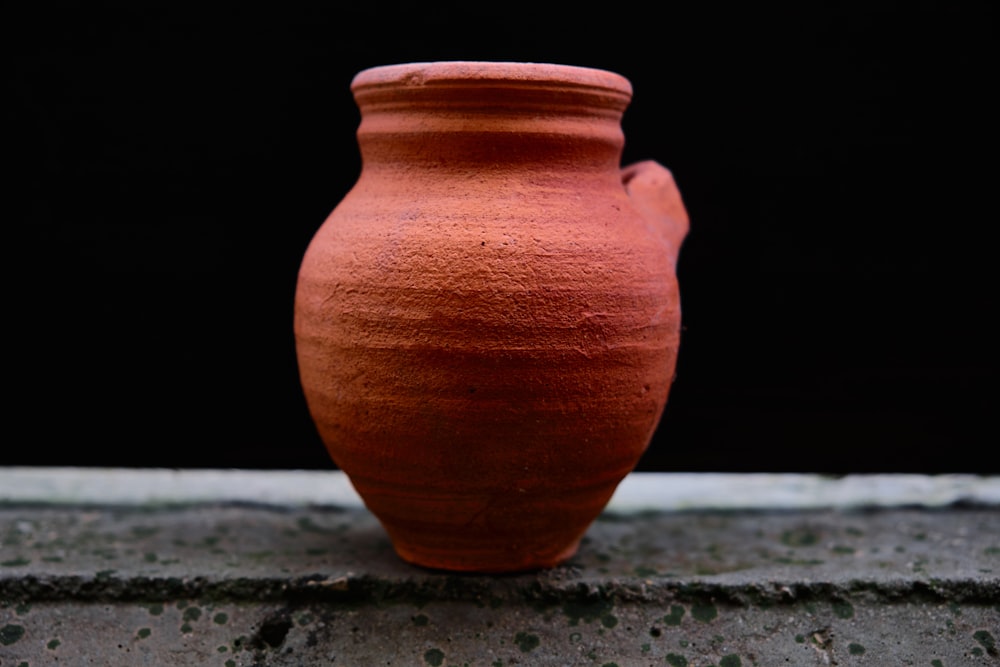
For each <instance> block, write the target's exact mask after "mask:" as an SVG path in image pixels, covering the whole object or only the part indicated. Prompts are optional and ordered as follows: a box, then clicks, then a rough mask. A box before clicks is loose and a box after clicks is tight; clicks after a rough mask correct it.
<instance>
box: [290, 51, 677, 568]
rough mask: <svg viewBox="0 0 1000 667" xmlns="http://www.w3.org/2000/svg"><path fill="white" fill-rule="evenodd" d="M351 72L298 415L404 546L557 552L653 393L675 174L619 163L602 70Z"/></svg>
mask: <svg viewBox="0 0 1000 667" xmlns="http://www.w3.org/2000/svg"><path fill="white" fill-rule="evenodd" d="M352 89H353V91H354V95H355V99H356V101H357V103H358V106H359V108H360V110H361V117H362V120H361V125H360V127H359V129H358V142H359V146H360V149H361V153H362V158H363V164H364V167H363V170H362V173H361V175H360V178H359V180H358V182H357V184H356V185H355V187H354V188H353V189H352V190H351V192H350V193H349V194H348V195H347V196H346V197H345V198H344V200H343V201H342V202H340V203H339V204H338V205H337V207H336V208H335V210H334V211H333V212H332V214H331V215H330V217H329V218H328V219H327V220H326V222H325V223H324V224H323V225H322V226H321V227H320V229H319V230H318V231H317V233H316V235H315V237H314V238H313V240H312V242H311V244H310V246H309V248H308V250H307V252H306V254H305V256H304V258H303V262H302V265H301V270H300V274H299V282H298V288H297V295H296V312H295V333H296V340H297V350H298V359H299V368H300V375H301V379H302V384H303V387H304V390H305V395H306V398H307V400H308V403H309V408H310V410H311V413H312V415H313V417H314V420H315V422H316V425H317V427H318V430H319V432H320V434H321V436H322V437H323V439H324V441H325V443H326V444H327V447H328V449H329V451H330V453H331V455H332V458H333V459H334V461H335V462H336V463H337V465H338V466H339V467H340V468H341V469H343V470H344V471H345V472H346V473H347V474H348V475H349V476H350V478H351V481H352V482H353V483H354V486H355V488H357V490H358V492H359V493H360V495H361V496H362V497H363V498H364V499H365V502H366V504H367V506H368V507H369V508H370V509H371V510H372V511H373V512H374V513H375V515H376V516H378V517H379V519H381V520H382V522H383V523H384V525H385V528H386V529H387V530H388V532H389V534H390V535H391V536H392V539H393V543H394V544H395V546H396V548H397V549H398V550H399V553H400V554H401V555H402V556H403V557H405V558H407V559H408V560H411V561H413V562H416V563H420V564H423V565H431V566H436V567H442V568H449V569H455V570H477V571H493V572H496V571H507V570H519V569H524V568H531V567H538V566H547V565H553V564H555V563H558V562H561V561H562V560H564V559H565V558H567V557H568V556H570V555H572V553H573V552H574V551H575V549H576V548H577V545H578V542H579V539H580V537H581V536H582V535H583V533H584V531H585V530H586V528H587V526H588V525H589V524H590V523H591V522H592V521H593V520H594V519H595V518H596V517H597V515H598V514H599V513H600V511H601V510H602V508H603V507H604V506H605V504H606V503H607V501H608V499H609V498H610V496H611V494H612V493H613V492H614V489H615V487H616V485H617V484H618V483H619V481H620V480H621V479H622V478H623V477H624V476H625V475H626V474H627V473H628V472H630V471H631V470H632V468H633V467H634V466H635V464H636V463H637V462H638V460H639V458H640V456H641V455H642V453H643V451H644V450H645V448H646V447H647V445H648V444H649V441H650V438H651V436H652V434H653V431H654V429H655V428H656V425H657V422H658V421H659V418H660V415H661V414H662V411H663V409H664V406H665V403H666V400H667V396H668V392H669V389H670V385H671V382H672V379H673V372H674V366H675V361H676V357H677V351H678V345H679V333H680V301H679V294H678V286H677V282H676V278H675V269H674V265H675V262H676V258H677V253H678V249H679V247H680V244H681V241H682V239H683V237H684V235H685V233H686V232H687V226H688V221H687V214H686V212H685V210H684V206H683V203H682V202H681V198H680V195H679V193H678V190H677V188H676V186H675V184H674V182H673V179H672V177H671V175H670V172H669V171H667V170H666V169H664V168H663V167H661V166H660V165H658V164H656V163H654V162H644V163H641V164H638V165H634V166H632V167H629V168H627V169H626V170H624V172H623V171H621V170H620V169H619V161H620V158H621V150H622V146H623V141H624V139H623V136H622V132H621V127H620V119H621V116H622V113H623V112H624V110H625V107H626V106H627V104H628V102H629V99H630V96H631V88H630V85H629V83H628V81H626V80H625V79H623V78H622V77H620V76H618V75H616V74H612V73H609V72H602V71H597V70H591V69H584V68H575V67H566V66H556V65H531V64H516V63H430V64H413V65H401V66H393V67H389V68H376V69H375V70H370V71H366V72H362V73H360V74H359V75H358V76H357V77H356V78H355V80H354V83H353V85H352Z"/></svg>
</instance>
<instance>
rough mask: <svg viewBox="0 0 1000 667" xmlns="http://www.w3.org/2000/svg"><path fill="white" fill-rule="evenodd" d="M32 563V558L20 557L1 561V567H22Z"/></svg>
mask: <svg viewBox="0 0 1000 667" xmlns="http://www.w3.org/2000/svg"><path fill="white" fill-rule="evenodd" d="M30 562H31V559H30V558H24V557H22V556H18V557H17V558H11V559H10V560H5V561H0V565H2V566H4V567H21V566H22V565H27V564H28V563H30Z"/></svg>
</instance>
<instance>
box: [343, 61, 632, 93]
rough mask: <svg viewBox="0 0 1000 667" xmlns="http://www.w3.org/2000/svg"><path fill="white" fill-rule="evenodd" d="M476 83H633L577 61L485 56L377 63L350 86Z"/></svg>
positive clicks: (616, 88)
mask: <svg viewBox="0 0 1000 667" xmlns="http://www.w3.org/2000/svg"><path fill="white" fill-rule="evenodd" d="M462 82H476V83H488V82H496V83H501V82H503V83H526V84H529V85H546V84H548V85H555V86H572V87H583V88H595V89H599V90H607V91H609V92H612V93H617V94H619V95H624V96H626V97H631V95H632V84H631V82H629V80H628V79H626V78H625V77H624V76H622V75H621V74H618V73H617V72H612V71H610V70H605V69H599V68H594V67H584V66H579V65H563V64H557V63H542V62H514V61H487V60H440V61H427V62H411V63H399V64H394V65H379V66H376V67H369V68H367V69H364V70H361V71H360V72H358V73H357V74H355V76H354V79H353V81H352V82H351V89H352V90H354V91H357V90H358V89H361V88H369V87H382V86H426V85H429V84H430V85H434V84H438V85H447V84H460V83H462Z"/></svg>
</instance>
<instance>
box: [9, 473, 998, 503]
mask: <svg viewBox="0 0 1000 667" xmlns="http://www.w3.org/2000/svg"><path fill="white" fill-rule="evenodd" d="M5 502H6V503H46V504H57V505H58V504H66V505H69V504H124V505H148V504H177V503H218V502H248V503H261V504H274V505H286V506H287V505H290V506H308V505H323V506H339V507H348V508H351V507H354V508H361V507H363V506H364V505H363V503H362V501H361V499H360V497H359V496H358V495H357V493H356V492H355V490H354V488H353V486H351V483H350V480H349V479H348V478H347V476H346V475H345V474H344V473H343V472H342V471H339V470H245V469H167V468H140V469H133V468H73V467H17V466H15V467H0V503H5ZM957 503H968V504H974V505H986V506H993V505H995V506H1000V476H977V475H967V474H946V475H916V474H875V475H847V476H844V477H829V476H824V475H816V474H785V473H781V474H772V473H632V474H631V475H629V476H627V477H626V478H625V479H624V480H623V481H622V483H621V484H620V485H619V487H618V489H617V491H616V492H615V495H614V497H613V498H612V499H611V502H610V503H609V504H608V508H607V511H609V512H620V513H632V512H645V511H664V510H668V511H676V510H703V509H740V510H747V509H790V510H794V509H819V508H851V507H901V506H912V507H945V506H948V505H954V504H957Z"/></svg>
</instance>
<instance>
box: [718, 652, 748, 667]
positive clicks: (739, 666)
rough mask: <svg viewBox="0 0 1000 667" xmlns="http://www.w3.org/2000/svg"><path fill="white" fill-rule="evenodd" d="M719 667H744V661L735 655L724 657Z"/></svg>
mask: <svg viewBox="0 0 1000 667" xmlns="http://www.w3.org/2000/svg"><path fill="white" fill-rule="evenodd" d="M719 667H743V661H742V660H740V656H738V655H735V654H730V655H724V656H722V660H720V661H719Z"/></svg>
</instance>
